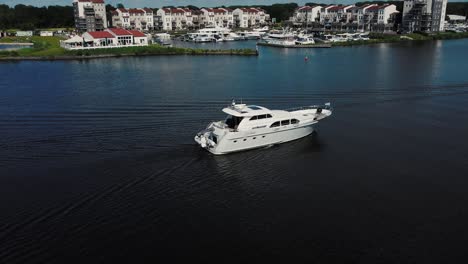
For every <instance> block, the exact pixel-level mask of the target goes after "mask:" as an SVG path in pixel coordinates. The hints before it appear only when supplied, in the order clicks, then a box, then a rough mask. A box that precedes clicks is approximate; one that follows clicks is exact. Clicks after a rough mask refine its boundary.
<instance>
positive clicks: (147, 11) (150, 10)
mask: <svg viewBox="0 0 468 264" xmlns="http://www.w3.org/2000/svg"><path fill="white" fill-rule="evenodd" d="M143 10H145V11H146V13H153V9H151V8H147V7H145V8H143Z"/></svg>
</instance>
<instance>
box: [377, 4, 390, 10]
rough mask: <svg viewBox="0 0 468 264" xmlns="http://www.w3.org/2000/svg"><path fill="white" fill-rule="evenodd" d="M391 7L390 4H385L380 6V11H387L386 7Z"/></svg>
mask: <svg viewBox="0 0 468 264" xmlns="http://www.w3.org/2000/svg"><path fill="white" fill-rule="evenodd" d="M389 6H390V5H389V4H384V5H381V6H379V9H385V8H386V7H389Z"/></svg>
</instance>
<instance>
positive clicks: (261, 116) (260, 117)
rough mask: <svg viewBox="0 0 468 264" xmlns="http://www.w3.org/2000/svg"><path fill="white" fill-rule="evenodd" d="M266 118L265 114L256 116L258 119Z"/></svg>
mask: <svg viewBox="0 0 468 264" xmlns="http://www.w3.org/2000/svg"><path fill="white" fill-rule="evenodd" d="M265 118H266V115H259V116H258V119H265Z"/></svg>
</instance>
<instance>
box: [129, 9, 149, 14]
mask: <svg viewBox="0 0 468 264" xmlns="http://www.w3.org/2000/svg"><path fill="white" fill-rule="evenodd" d="M128 12H129V13H130V14H144V13H145V11H143V10H141V9H138V8H130V9H129V10H128Z"/></svg>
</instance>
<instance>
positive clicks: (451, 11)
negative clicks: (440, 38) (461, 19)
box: [447, 2, 468, 16]
mask: <svg viewBox="0 0 468 264" xmlns="http://www.w3.org/2000/svg"><path fill="white" fill-rule="evenodd" d="M447 15H459V16H468V2H453V3H452V2H449V3H448V4H447Z"/></svg>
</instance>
